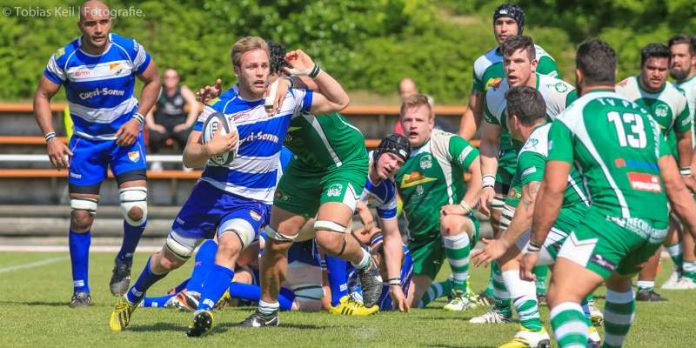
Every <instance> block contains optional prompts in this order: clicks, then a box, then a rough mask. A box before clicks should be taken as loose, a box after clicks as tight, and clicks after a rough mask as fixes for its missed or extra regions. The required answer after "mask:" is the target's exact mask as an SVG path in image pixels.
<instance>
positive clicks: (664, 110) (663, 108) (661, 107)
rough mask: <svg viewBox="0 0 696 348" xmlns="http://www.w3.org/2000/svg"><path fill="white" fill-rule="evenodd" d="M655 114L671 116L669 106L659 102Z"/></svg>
mask: <svg viewBox="0 0 696 348" xmlns="http://www.w3.org/2000/svg"><path fill="white" fill-rule="evenodd" d="M655 116H657V117H667V116H669V107H668V106H667V105H665V104H658V105H657V106H656V107H655Z"/></svg>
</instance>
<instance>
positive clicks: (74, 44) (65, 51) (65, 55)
mask: <svg viewBox="0 0 696 348" xmlns="http://www.w3.org/2000/svg"><path fill="white" fill-rule="evenodd" d="M79 49H80V39H79V38H75V39H74V40H72V41H70V42H68V43H67V44H65V45H64V46H62V47H59V48H58V49H57V50H55V52H53V55H52V58H53V59H55V60H56V63H58V65H59V66H61V67H62V66H63V65H64V64H65V63H66V62H67V61H68V59H70V56H72V55H73V54H74V53H75V51H77V50H79Z"/></svg>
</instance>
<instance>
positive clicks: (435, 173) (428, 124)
mask: <svg viewBox="0 0 696 348" xmlns="http://www.w3.org/2000/svg"><path fill="white" fill-rule="evenodd" d="M400 122H401V124H402V126H403V129H404V132H405V134H406V136H407V138H408V140H409V142H410V144H411V147H412V150H413V151H412V152H411V155H410V156H409V158H408V159H407V160H406V163H404V165H403V167H402V168H401V170H400V171H399V172H398V173H397V174H396V177H395V179H396V180H395V182H396V183H397V188H398V190H399V194H400V195H401V198H402V199H403V202H404V206H403V209H404V213H405V214H406V217H407V219H408V229H409V231H410V236H409V237H410V238H409V243H408V247H409V249H410V250H411V256H412V257H413V262H414V277H413V281H414V283H415V296H414V297H413V299H412V300H413V301H412V302H411V306H414V305H417V304H418V303H415V301H419V300H420V298H421V297H422V296H423V295H424V294H425V293H426V292H427V291H428V289H429V288H430V286H431V284H432V281H433V279H434V278H435V276H436V275H437V273H438V272H439V270H440V265H442V262H443V261H444V259H445V257H446V258H447V260H448V261H449V264H450V267H451V269H452V278H453V287H454V298H453V300H452V301H451V302H450V303H448V304H447V305H446V306H445V309H448V310H465V309H469V308H472V307H474V306H476V300H475V299H474V298H473V297H474V296H475V295H473V296H472V295H470V294H469V292H468V291H467V280H468V276H469V253H470V251H471V248H472V246H473V245H475V244H476V240H477V238H478V220H477V219H476V217H474V215H473V212H472V211H471V207H472V206H474V205H475V204H476V202H477V201H478V195H479V192H480V190H481V170H480V165H479V156H478V150H477V149H476V148H474V147H473V146H471V145H470V144H469V143H468V142H467V141H466V140H464V139H463V138H461V137H459V136H456V135H454V134H450V133H446V132H442V131H433V126H434V124H435V115H434V114H433V111H432V108H431V107H430V104H429V103H428V98H427V97H425V96H423V95H420V94H417V95H413V96H410V97H408V98H406V100H404V103H403V104H402V106H401V115H400ZM465 173H468V174H469V175H470V180H469V181H468V182H467V183H466V184H465V182H464V174H465ZM390 276H391V275H390Z"/></svg>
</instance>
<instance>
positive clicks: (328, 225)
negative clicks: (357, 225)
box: [314, 220, 350, 233]
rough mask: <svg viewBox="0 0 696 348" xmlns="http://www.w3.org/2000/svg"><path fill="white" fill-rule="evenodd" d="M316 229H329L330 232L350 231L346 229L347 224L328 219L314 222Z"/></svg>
mask: <svg viewBox="0 0 696 348" xmlns="http://www.w3.org/2000/svg"><path fill="white" fill-rule="evenodd" d="M314 230H315V231H319V230H322V231H329V232H336V233H346V232H350V231H348V230H347V229H346V226H343V225H341V224H337V223H335V222H333V221H328V220H317V221H315V222H314Z"/></svg>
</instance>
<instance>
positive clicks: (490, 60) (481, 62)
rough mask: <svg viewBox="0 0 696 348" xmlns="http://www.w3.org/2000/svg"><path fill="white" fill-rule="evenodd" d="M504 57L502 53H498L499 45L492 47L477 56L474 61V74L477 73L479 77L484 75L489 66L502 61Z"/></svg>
mask: <svg viewBox="0 0 696 348" xmlns="http://www.w3.org/2000/svg"><path fill="white" fill-rule="evenodd" d="M502 59H503V58H502V57H501V56H500V54H498V47H494V48H492V49H491V50H489V51H487V52H486V53H484V54H482V55H480V56H479V57H478V58H476V60H475V61H474V74H476V76H478V77H479V78H481V77H483V74H484V72H486V69H488V67H490V66H491V65H493V64H495V63H498V62H501V61H502Z"/></svg>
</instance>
